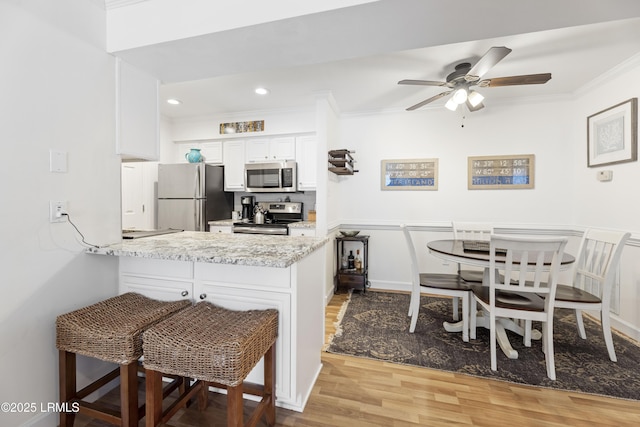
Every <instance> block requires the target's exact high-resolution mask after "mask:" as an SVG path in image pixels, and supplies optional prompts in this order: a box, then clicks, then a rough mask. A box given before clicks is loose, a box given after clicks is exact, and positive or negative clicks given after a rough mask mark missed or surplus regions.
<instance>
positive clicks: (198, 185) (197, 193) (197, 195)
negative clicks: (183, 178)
mask: <svg viewBox="0 0 640 427" xmlns="http://www.w3.org/2000/svg"><path fill="white" fill-rule="evenodd" d="M200 166H201V165H198V167H196V185H194V186H193V191H195V194H194V195H193V197H194V198H196V199H197V198H200V197H202V188H201V186H202V184H201V182H200Z"/></svg>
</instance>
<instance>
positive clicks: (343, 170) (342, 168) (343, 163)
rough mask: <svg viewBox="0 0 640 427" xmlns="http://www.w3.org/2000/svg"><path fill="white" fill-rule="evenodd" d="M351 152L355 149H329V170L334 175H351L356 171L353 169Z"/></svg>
mask: <svg viewBox="0 0 640 427" xmlns="http://www.w3.org/2000/svg"><path fill="white" fill-rule="evenodd" d="M352 153H355V151H349V150H344V149H343V150H331V151H329V171H331V172H333V173H335V174H336V175H353V174H354V173H356V172H358V171H357V170H355V169H353V162H354V161H355V160H354V159H353V156H352V155H351V154H352Z"/></svg>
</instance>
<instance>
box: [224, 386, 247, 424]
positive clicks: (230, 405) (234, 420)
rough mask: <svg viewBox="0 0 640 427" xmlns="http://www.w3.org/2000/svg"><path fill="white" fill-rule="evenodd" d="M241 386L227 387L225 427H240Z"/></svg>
mask: <svg viewBox="0 0 640 427" xmlns="http://www.w3.org/2000/svg"><path fill="white" fill-rule="evenodd" d="M242 404H243V402H242V384H240V385H237V386H235V387H227V427H242V426H243V425H244V421H243V419H242V406H243V405H242Z"/></svg>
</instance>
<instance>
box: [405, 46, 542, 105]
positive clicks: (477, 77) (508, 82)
mask: <svg viewBox="0 0 640 427" xmlns="http://www.w3.org/2000/svg"><path fill="white" fill-rule="evenodd" d="M509 53H511V49H509V48H508V47H504V46H494V47H492V48H491V49H489V50H488V51H487V53H485V54H484V55H483V56H482V57H481V58H480V59H479V60H478V62H476V63H475V65H473V66H471V64H470V63H468V62H463V63H460V64H458V65H456V66H455V71H454V72H452V73H451V74H449V75H448V76H447V79H446V80H447V81H446V82H437V81H431V80H400V81H399V82H398V84H399V85H417V86H441V87H446V88H447V90H446V91H445V92H441V93H439V94H437V95H435V96H432V97H431V98H428V99H425V100H424V101H422V102H419V103H417V104H416V105H412V106H411V107H409V108H407V111H412V110H416V109H418V108H420V107H423V106H425V105H427V104H429V103H431V102H433V101H437V100H438V99H440V98H443V97H445V96H447V95H449V94H453V95H451V98H449V100H448V101H447V103H446V105H445V107H447V108H448V109H449V110H451V111H455V110H456V109H457V108H458V105H461V104H466V105H467V108H468V109H469V111H472V112H473V111H478V110H480V109H482V108H484V104H483V103H482V101H483V99H484V96H482V95H481V94H480V93H479V92H476V91H475V90H473V89H472V87H474V86H478V87H499V86H520V85H536V84H544V83H546V82H548V81H549V80H551V73H542V74H527V75H522V76H510V77H495V78H490V79H485V80H481V78H482V76H483V75H485V74H486V73H487V72H488V71H489V70H490V69H491V68H493V66H494V65H496V64H497V63H498V62H500V61H501V60H502V59H504V57H505V56H507V55H508V54H509Z"/></svg>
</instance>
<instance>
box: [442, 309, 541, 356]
mask: <svg viewBox="0 0 640 427" xmlns="http://www.w3.org/2000/svg"><path fill="white" fill-rule="evenodd" d="M478 314H479V315H478V317H477V318H476V325H477V326H480V327H483V328H486V329H490V325H489V317H486V316H484V315H483V314H482V312H479V313H478ZM442 325H443V326H444V330H445V331H447V332H462V322H444V323H443V324H442ZM507 331H511V332H514V333H516V334H518V335H520V336H524V335H525V330H524V328H523V327H522V326H520V325H518V324H517V323H516V322H514V321H513V320H512V319H507V318H501V317H499V318H497V319H496V341H498V344H499V345H500V348H501V349H502V351H503V352H504V354H505V355H506V356H507V357H508V358H509V359H517V358H518V351H517V350H514V349H513V347H511V343H510V342H509V338H508V337H507ZM470 336H471V339H474V338H475V331H471V334H470ZM540 338H542V333H541V332H540V331H538V330H536V329H532V330H531V339H534V340H539V339H540Z"/></svg>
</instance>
